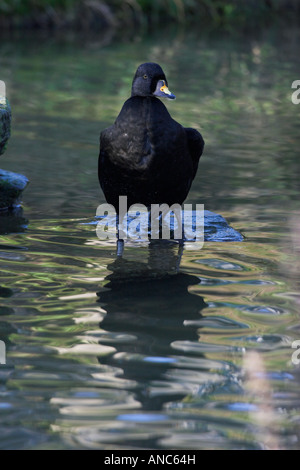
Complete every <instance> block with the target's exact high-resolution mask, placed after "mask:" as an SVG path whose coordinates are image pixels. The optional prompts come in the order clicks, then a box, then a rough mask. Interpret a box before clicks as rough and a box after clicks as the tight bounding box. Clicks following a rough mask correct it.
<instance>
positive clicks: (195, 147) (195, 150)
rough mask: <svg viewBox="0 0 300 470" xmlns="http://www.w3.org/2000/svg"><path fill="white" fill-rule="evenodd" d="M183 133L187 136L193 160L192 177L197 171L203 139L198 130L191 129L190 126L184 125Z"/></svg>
mask: <svg viewBox="0 0 300 470" xmlns="http://www.w3.org/2000/svg"><path fill="white" fill-rule="evenodd" d="M185 133H186V137H187V143H188V148H189V152H190V155H191V159H192V162H193V174H192V178H193V179H194V178H195V176H196V173H197V169H198V164H199V160H200V157H201V155H202V153H203V149H204V140H203V137H202V135H201V134H200V132H198V131H197V130H196V129H192V128H191V127H186V128H185Z"/></svg>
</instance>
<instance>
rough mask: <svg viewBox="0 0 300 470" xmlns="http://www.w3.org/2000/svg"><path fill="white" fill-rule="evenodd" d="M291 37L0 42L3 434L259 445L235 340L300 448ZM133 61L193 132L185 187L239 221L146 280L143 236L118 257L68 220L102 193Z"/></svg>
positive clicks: (6, 441) (162, 256)
mask: <svg viewBox="0 0 300 470" xmlns="http://www.w3.org/2000/svg"><path fill="white" fill-rule="evenodd" d="M296 38H297V32H294V31H289V32H287V31H282V32H280V33H279V32H277V33H276V34H275V33H274V32H269V33H268V32H266V33H265V35H264V36H261V37H257V38H253V37H249V38H246V37H245V38H239V40H238V41H237V38H234V39H232V38H229V37H223V38H209V37H202V38H199V37H197V35H193V34H191V35H186V36H176V37H172V36H168V35H166V34H162V33H160V34H159V35H158V36H157V37H153V38H146V39H140V40H139V42H132V43H130V42H127V43H115V44H111V45H108V46H102V45H101V44H100V43H99V42H97V41H88V40H82V41H81V42H80V40H79V39H77V40H74V41H73V42H72V41H68V40H60V41H55V40H47V41H45V40H41V41H38V42H37V41H32V39H26V38H25V40H24V41H23V43H21V42H18V41H15V42H14V41H11V42H10V41H7V42H6V43H5V42H3V43H2V44H1V57H2V65H1V79H4V80H5V81H6V83H7V89H8V95H9V97H10V101H11V103H12V109H13V115H14V122H13V134H12V138H11V141H10V143H9V147H8V150H7V153H6V154H5V156H4V157H2V160H1V166H3V167H4V168H6V169H10V170H13V171H19V172H23V173H25V174H26V175H27V176H28V177H29V179H30V181H31V184H30V186H29V187H28V189H27V190H26V193H25V194H24V200H25V214H24V215H25V216H26V218H27V219H29V226H28V229H27V231H26V232H25V233H14V234H11V235H3V236H1V237H0V244H1V246H0V250H1V251H0V260H1V290H0V295H1V292H2V293H3V295H1V306H0V321H1V323H0V325H1V337H0V339H1V340H4V341H6V343H7V350H8V361H7V366H5V367H4V368H2V367H1V369H0V381H1V391H0V393H1V395H0V397H1V402H0V404H2V403H3V406H2V407H0V414H1V415H2V416H1V418H3V419H2V423H3V424H1V432H2V430H3V433H4V431H5V438H3V440H2V442H1V444H0V445H1V446H2V447H3V448H20V447H25V448H28V447H31V448H39V447H42V448H60V447H70V448H74V447H75V448H77V447H81V448H90V447H91V448H102V449H103V448H111V447H110V446H112V445H113V446H115V447H116V448H125V447H127V448H128V447H130V446H134V447H148V448H149V447H153V448H168V446H171V447H172V448H193V446H194V448H211V447H212V448H260V447H261V446H262V445H263V444H264V440H263V439H262V440H260V438H258V437H257V436H258V433H257V434H256V432H255V429H256V428H255V426H258V427H259V424H257V423H256V422H255V419H254V418H253V415H252V414H251V412H248V411H243V410H242V411H241V410H240V409H239V410H236V411H233V409H229V408H228V407H229V405H232V404H234V403H236V402H238V403H240V402H245V403H246V404H248V405H249V406H250V405H251V404H252V402H253V397H251V396H250V395H249V394H248V392H247V389H246V387H245V379H244V376H243V372H242V370H243V369H242V368H243V364H244V355H245V352H247V351H249V350H257V351H258V352H259V353H260V354H261V357H262V358H263V361H264V367H265V368H266V371H267V372H268V373H270V374H275V373H276V374H279V375H274V376H270V377H269V378H268V380H269V382H270V388H271V390H272V392H271V395H270V398H269V403H270V405H271V407H272V409H273V413H274V415H275V418H276V419H278V420H279V423H280V425H279V431H278V432H277V434H278V436H277V439H278V441H279V443H280V446H281V447H283V448H296V447H298V441H297V435H299V433H298V431H297V429H296V424H297V422H298V421H297V420H299V396H298V385H297V384H298V383H299V373H298V371H297V370H295V367H294V366H293V365H292V364H291V347H290V344H291V342H292V340H293V339H297V337H299V326H298V323H299V321H298V318H299V317H298V305H297V298H298V297H297V295H298V294H297V292H298V287H299V269H298V268H299V258H297V257H299V249H298V247H297V246H298V245H297V244H296V242H293V241H292V240H294V238H295V235H293V233H298V232H297V230H298V229H297V227H298V226H299V222H297V220H299V214H298V210H299V200H298V193H299V178H298V174H299V158H298V146H299V132H298V128H299V108H297V106H295V105H292V103H291V100H290V94H291V93H290V92H291V89H290V86H291V83H292V81H293V80H295V79H297V78H299V77H298V75H299V67H298V64H296V62H295V57H297V47H296V41H295V39H296ZM16 46H18V47H16ZM146 60H152V61H157V62H159V63H161V64H162V65H163V67H164V69H165V71H166V74H167V77H168V81H169V85H170V88H171V90H172V91H173V92H174V93H175V94H176V96H177V100H176V101H175V102H174V103H167V106H168V108H169V110H170V112H171V114H172V116H173V117H174V118H175V119H177V120H178V121H179V122H181V123H182V124H183V125H186V126H195V127H197V128H198V129H200V130H201V132H202V133H203V135H204V138H205V140H206V144H207V145H206V149H205V154H204V156H203V158H202V160H201V163H200V167H199V173H198V176H197V179H196V181H195V182H194V185H193V187H192V191H191V193H190V196H189V199H188V202H194V203H195V202H201V203H202V202H204V204H205V207H206V209H209V210H214V211H216V212H219V213H222V215H224V216H226V217H227V218H228V220H229V221H230V222H231V224H232V225H233V226H234V227H235V228H236V229H237V230H240V231H241V232H242V233H243V234H244V235H245V237H246V238H245V241H244V242H243V243H226V244H224V243H223V244H221V243H205V246H204V248H203V249H202V250H201V251H200V252H199V251H190V250H185V251H184V253H183V256H182V259H181V268H180V271H181V273H180V274H179V275H173V276H171V277H168V276H165V275H164V274H165V273H164V270H162V269H158V272H156V276H154V278H155V277H156V279H153V280H152V281H149V280H147V281H146V280H144V279H145V277H146V274H147V275H149V260H151V262H152V265H151V266H152V270H153V256H152V258H151V256H150V255H149V250H150V248H149V247H148V246H145V245H143V246H139V247H135V246H132V245H128V246H126V247H125V255H124V259H123V260H122V261H121V262H119V261H117V262H116V260H115V246H114V244H112V243H111V244H109V243H108V244H104V243H101V242H100V241H99V240H98V239H97V238H96V234H95V226H90V225H82V222H88V221H90V220H92V218H93V217H94V215H95V212H96V207H97V205H98V204H99V203H100V202H103V196H102V194H101V192H100V190H99V188H98V181H97V174H96V167H97V156H98V138H99V133H100V130H101V129H103V128H104V127H106V126H108V125H109V124H111V123H112V122H113V120H114V119H115V117H116V116H117V114H118V112H119V110H120V108H121V106H122V103H123V102H124V100H125V99H126V98H127V97H128V96H129V92H130V85H131V80H132V76H133V73H134V71H135V68H136V66H137V65H138V64H139V63H141V62H143V61H146ZM291 235H292V237H291ZM293 237H294V238H293ZM17 248H20V249H17ZM154 254H155V252H154ZM152 255H153V252H152ZM177 256H178V253H177V250H176V247H174V246H173V247H170V249H168V250H165V251H158V252H157V254H156V258H155V259H156V260H157V259H159V260H160V266H162V264H163V262H164V266H165V268H164V269H166V270H168V269H167V267H168V265H169V268H170V269H169V271H170V272H174V269H173V268H174V266H176V261H177ZM156 269H157V264H156ZM150 274H151V275H152V274H153V272H150ZM150 277H151V276H150ZM152 278H153V276H152ZM125 280H126V282H125ZM141 280H144V282H139V281H141ZM2 286H3V287H2ZM8 289H10V290H8ZM8 294H9V295H8ZM280 374H281V375H280ZM284 374H286V375H284ZM297 374H298V375H297ZM297 377H298V378H297ZM254 401H255V400H254ZM261 401H262V400H261V398H260V397H258V405H259V406H262V403H260V402H261ZM239 406H241V405H239ZM250 408H251V407H250ZM250 408H249V409H250ZM279 410H284V413H283V415H284V416H281V417H280V418H279V417H278V415H279ZM130 413H132V420H131V421H124V420H122V419H118V417H119V416H124V415H126V416H127V415H128V414H130ZM142 413H144V414H145V415H146V416H148V418H149V421H148V422H146V423H143V422H141V421H139V420H138V418H137V417H138V416H141V414H142ZM157 414H159V415H160V416H161V417H164V419H163V420H158V421H155V416H156V415H157ZM152 415H153V420H151V416H152ZM135 416H136V419H135ZM165 417H166V418H165ZM255 423H256V424H255ZM297 433H298V434H297ZM3 435H4V434H3Z"/></svg>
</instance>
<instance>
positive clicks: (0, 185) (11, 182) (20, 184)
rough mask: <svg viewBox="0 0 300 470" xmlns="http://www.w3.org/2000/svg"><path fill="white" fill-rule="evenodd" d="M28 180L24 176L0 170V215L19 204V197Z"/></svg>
mask: <svg viewBox="0 0 300 470" xmlns="http://www.w3.org/2000/svg"><path fill="white" fill-rule="evenodd" d="M27 185H28V179H27V178H26V176H24V175H19V174H18V173H13V172H11V171H6V170H0V213H1V211H4V210H7V209H9V208H10V207H13V206H15V205H17V204H18V203H19V202H20V197H21V194H22V192H23V191H24V189H25V188H26V186H27Z"/></svg>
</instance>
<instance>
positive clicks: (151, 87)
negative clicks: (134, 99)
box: [131, 62, 175, 100]
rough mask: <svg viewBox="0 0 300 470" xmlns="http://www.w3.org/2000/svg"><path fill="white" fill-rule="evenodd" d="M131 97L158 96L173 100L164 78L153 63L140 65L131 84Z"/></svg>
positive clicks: (161, 71) (158, 66) (160, 69)
mask: <svg viewBox="0 0 300 470" xmlns="http://www.w3.org/2000/svg"><path fill="white" fill-rule="evenodd" d="M131 96H159V97H161V98H169V99H171V100H173V99H174V98H175V95H173V93H171V92H170V90H169V89H168V82H167V79H166V76H165V74H164V72H163V70H162V68H161V66H160V65H158V64H155V63H154V62H146V63H145V64H141V65H140V66H139V67H138V69H137V71H136V73H135V76H134V79H133V82H132V91H131Z"/></svg>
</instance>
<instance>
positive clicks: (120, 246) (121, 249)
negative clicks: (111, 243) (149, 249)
mask: <svg viewBox="0 0 300 470" xmlns="http://www.w3.org/2000/svg"><path fill="white" fill-rule="evenodd" d="M123 253H124V240H122V239H121V240H119V239H118V241H117V256H119V257H120V258H121V257H122V256H123Z"/></svg>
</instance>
